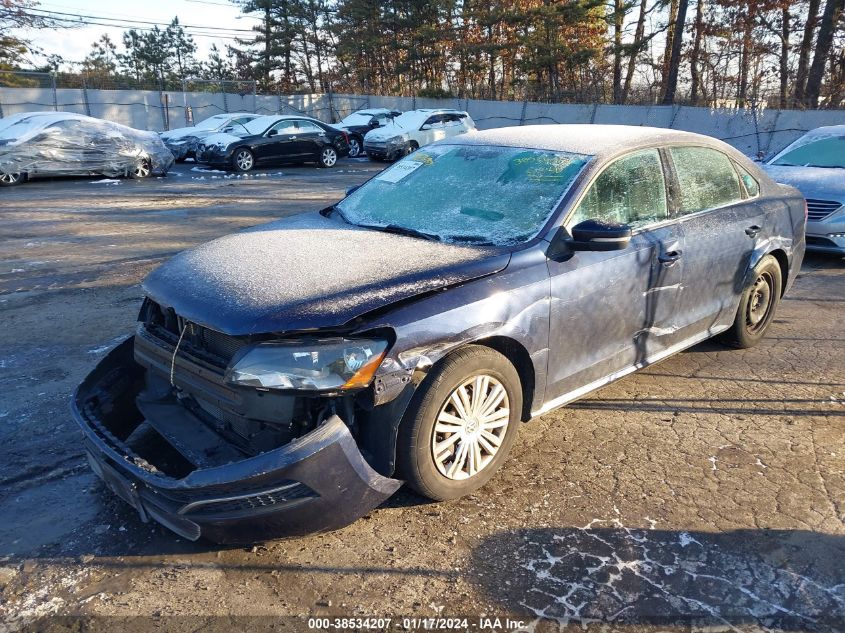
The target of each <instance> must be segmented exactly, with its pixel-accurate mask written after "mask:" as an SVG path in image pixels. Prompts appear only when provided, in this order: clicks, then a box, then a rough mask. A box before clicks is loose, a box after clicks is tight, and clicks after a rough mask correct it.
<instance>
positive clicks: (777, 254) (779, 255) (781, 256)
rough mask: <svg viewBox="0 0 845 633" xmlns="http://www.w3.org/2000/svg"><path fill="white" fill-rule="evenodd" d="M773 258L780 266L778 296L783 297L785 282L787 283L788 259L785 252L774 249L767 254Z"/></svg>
mask: <svg viewBox="0 0 845 633" xmlns="http://www.w3.org/2000/svg"><path fill="white" fill-rule="evenodd" d="M768 254H769V255H771V256H772V257H774V258H775V259H776V260H777V262H778V265H779V266H780V278H781V284H780V296H781V297H783V295H784V293H785V292H786V286H787V282H788V281H789V258H788V257H787V256H786V251H784V250H782V249H780V248H776V249H774V250H773V251H770V252H769V253H768Z"/></svg>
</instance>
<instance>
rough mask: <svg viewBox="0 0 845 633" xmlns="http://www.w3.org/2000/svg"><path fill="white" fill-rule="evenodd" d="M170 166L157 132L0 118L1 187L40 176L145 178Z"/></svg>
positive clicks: (43, 118) (61, 118) (52, 118)
mask: <svg viewBox="0 0 845 633" xmlns="http://www.w3.org/2000/svg"><path fill="white" fill-rule="evenodd" d="M171 165H173V155H172V154H171V153H170V151H169V150H168V149H167V148H166V147H165V146H164V143H163V142H162V141H161V139H160V138H159V136H158V134H156V133H155V132H146V131H143V130H136V129H134V128H131V127H127V126H125V125H120V124H119V123H113V122H111V121H104V120H102V119H95V118H93V117H89V116H85V115H83V114H75V113H73V112H26V113H21V114H14V115H12V116H9V117H5V118H3V119H0V185H4V186H11V185H17V184H20V183H22V182H24V181H26V180H27V179H30V178H35V177H39V176H43V177H52V176H97V175H101V176H106V177H108V178H117V177H121V176H124V177H132V178H146V177H147V176H150V175H164V174H166V173H167V170H168V169H170V167H171Z"/></svg>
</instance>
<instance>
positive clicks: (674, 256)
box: [657, 251, 682, 266]
mask: <svg viewBox="0 0 845 633" xmlns="http://www.w3.org/2000/svg"><path fill="white" fill-rule="evenodd" d="M681 255H682V253H681V251H669V252H668V253H661V254H660V255H658V256H657V261H659V262H660V263H661V264H666V265H667V266H671V265H672V264H674V263H675V262H676V261H678V260H679V259H681Z"/></svg>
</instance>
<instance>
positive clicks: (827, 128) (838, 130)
mask: <svg viewBox="0 0 845 633" xmlns="http://www.w3.org/2000/svg"><path fill="white" fill-rule="evenodd" d="M837 134H845V125H824V126H822V127H817V128H813V129H812V130H807V132H805V133H804V136H835V135H837Z"/></svg>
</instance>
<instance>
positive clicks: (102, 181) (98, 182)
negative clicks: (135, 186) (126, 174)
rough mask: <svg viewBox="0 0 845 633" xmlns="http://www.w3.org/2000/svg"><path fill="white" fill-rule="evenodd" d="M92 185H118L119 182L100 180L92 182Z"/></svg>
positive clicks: (109, 179)
mask: <svg viewBox="0 0 845 633" xmlns="http://www.w3.org/2000/svg"><path fill="white" fill-rule="evenodd" d="M91 184H92V185H119V184H120V180H118V179H117V178H102V179H101V180H92V181H91Z"/></svg>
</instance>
